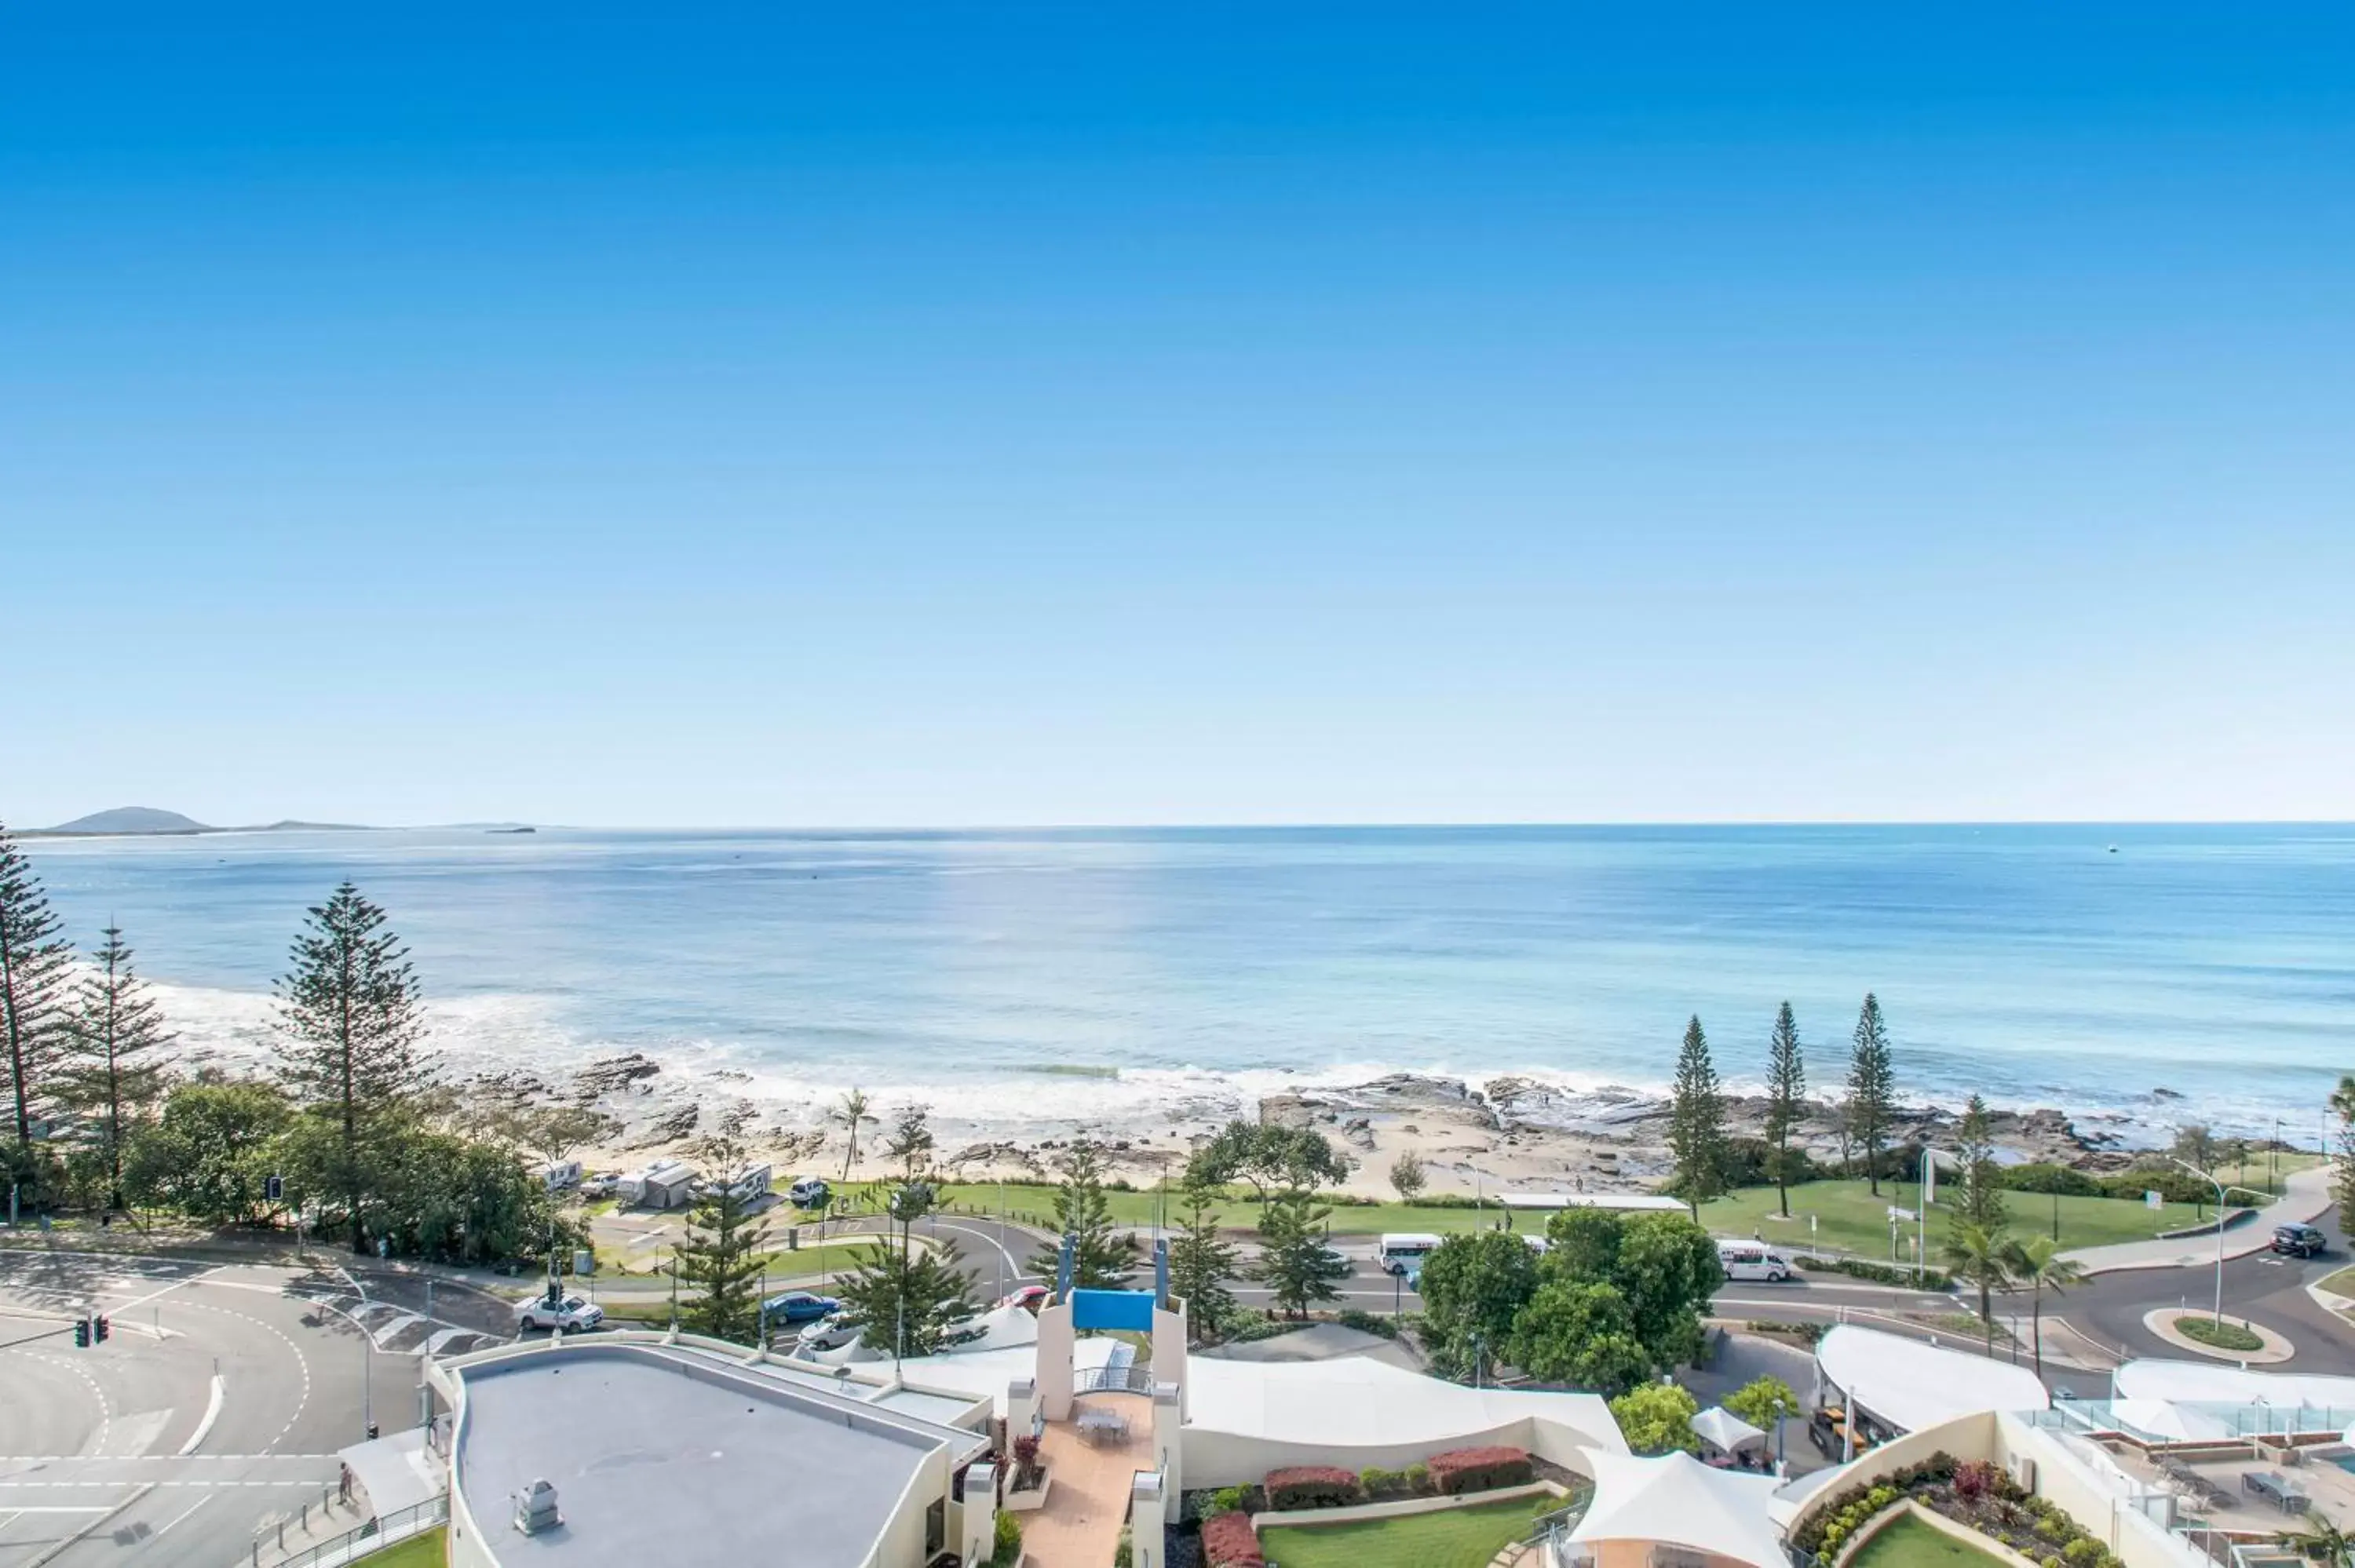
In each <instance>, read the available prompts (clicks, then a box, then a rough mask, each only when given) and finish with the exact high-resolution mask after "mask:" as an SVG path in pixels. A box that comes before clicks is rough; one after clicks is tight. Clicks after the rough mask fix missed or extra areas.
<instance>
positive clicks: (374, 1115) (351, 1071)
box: [278, 882, 426, 1253]
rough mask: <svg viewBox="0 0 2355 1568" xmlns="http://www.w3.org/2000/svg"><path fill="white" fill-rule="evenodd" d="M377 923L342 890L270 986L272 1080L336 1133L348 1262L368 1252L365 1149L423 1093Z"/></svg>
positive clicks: (393, 968)
mask: <svg viewBox="0 0 2355 1568" xmlns="http://www.w3.org/2000/svg"><path fill="white" fill-rule="evenodd" d="M384 919H385V916H384V911H383V910H382V909H380V908H378V906H376V905H374V904H371V903H369V902H368V900H367V899H366V898H364V897H362V896H361V895H360V890H359V889H358V888H357V887H356V886H354V885H352V884H351V883H349V882H346V883H345V884H344V885H342V886H340V887H338V888H336V891H335V892H334V894H332V895H330V896H329V897H328V899H327V902H326V903H325V904H322V905H318V906H314V908H313V909H312V910H311V911H310V916H309V918H308V919H307V920H306V921H305V922H304V928H303V930H302V932H301V933H300V934H299V935H297V936H296V937H295V938H294V947H293V953H292V955H291V959H292V962H293V968H292V969H290V970H289V971H288V972H287V973H286V975H285V976H284V977H283V978H282V979H281V980H279V982H278V1026H279V1034H280V1042H279V1073H280V1075H281V1076H282V1077H283V1078H284V1079H285V1081H286V1084H287V1086H288V1087H289V1088H290V1089H292V1090H293V1094H294V1097H295V1098H296V1099H297V1100H299V1101H301V1102H302V1103H303V1105H304V1107H305V1108H307V1109H308V1110H310V1111H311V1112H312V1113H313V1114H314V1115H316V1116H319V1117H321V1118H325V1119H327V1120H329V1121H330V1122H332V1123H333V1124H334V1125H335V1127H336V1128H337V1131H338V1136H339V1147H338V1160H337V1169H336V1171H335V1178H336V1179H335V1181H334V1183H333V1184H334V1186H335V1187H336V1189H337V1190H338V1191H339V1192H340V1193H341V1195H342V1196H343V1197H344V1199H345V1200H346V1202H348V1203H349V1204H350V1206H351V1233H352V1250H353V1251H354V1252H357V1253H365V1252H366V1251H367V1250H368V1234H367V1227H366V1225H365V1224H364V1222H363V1220H362V1218H361V1213H360V1204H361V1199H362V1197H363V1196H364V1195H365V1193H366V1192H367V1189H368V1143H369V1141H370V1140H371V1139H372V1137H373V1135H374V1134H375V1133H376V1132H377V1131H378V1129H380V1128H382V1127H383V1126H384V1125H385V1124H386V1123H387V1122H388V1121H389V1120H390V1119H392V1118H397V1117H398V1116H399V1115H400V1113H401V1112H402V1111H403V1110H404V1109H406V1108H407V1107H409V1105H410V1102H412V1101H413V1100H414V1099H415V1098H416V1097H417V1096H418V1094H419V1093H420V1091H421V1090H422V1089H423V1088H424V1086H425V1083H426V1074H425V1071H424V1068H423V1067H422V1066H421V1065H420V1063H419V1061H418V1057H417V1044H418V1041H419V1040H420V1039H421V1038H422V1036H423V1035H424V1033H425V1019H424V1004H423V1001H422V999H421V996H420V994H419V991H418V986H417V972H416V970H415V969H412V968H411V967H410V962H409V949H408V948H404V947H402V946H401V943H400V938H399V937H396V936H395V935H393V933H392V932H391V931H389V930H388V929H387V928H386V927H385V923H384Z"/></svg>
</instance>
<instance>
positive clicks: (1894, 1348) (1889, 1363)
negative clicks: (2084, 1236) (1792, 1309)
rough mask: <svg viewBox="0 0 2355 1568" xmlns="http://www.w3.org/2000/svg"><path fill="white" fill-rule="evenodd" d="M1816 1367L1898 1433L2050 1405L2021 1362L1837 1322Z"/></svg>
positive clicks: (1819, 1349) (1851, 1399) (2049, 1398)
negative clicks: (1984, 1413)
mask: <svg viewBox="0 0 2355 1568" xmlns="http://www.w3.org/2000/svg"><path fill="white" fill-rule="evenodd" d="M1816 1370H1817V1372H1820V1373H1821V1374H1822V1375H1823V1378H1824V1381H1825V1382H1827V1383H1830V1384H1832V1385H1833V1386H1834V1387H1835V1388H1838V1390H1839V1391H1840V1392H1841V1393H1844V1394H1846V1395H1847V1396H1848V1399H1849V1403H1850V1404H1855V1405H1859V1406H1861V1407H1862V1408H1863V1409H1864V1410H1865V1411H1867V1412H1868V1413H1870V1414H1872V1415H1874V1416H1876V1417H1878V1418H1879V1419H1880V1420H1881V1421H1882V1422H1884V1423H1886V1424H1887V1425H1891V1426H1894V1427H1896V1428H1897V1429H1898V1430H1899V1431H1901V1432H1923V1431H1927V1430H1928V1429H1929V1428H1931V1427H1933V1426H1938V1425H1944V1424H1945V1423H1946V1422H1949V1421H1953V1420H1955V1419H1956V1418H1957V1417H1959V1416H1964V1415H1976V1414H1979V1413H1980V1412H1982V1411H1987V1410H2042V1409H2045V1408H2046V1407H2047V1406H2049V1405H2050V1404H2051V1403H2052V1396H2051V1394H2050V1393H2046V1392H2045V1388H2044V1383H2043V1381H2042V1380H2041V1379H2040V1378H2039V1377H2038V1376H2037V1375H2036V1374H2035V1373H2034V1372H2031V1371H2030V1370H2029V1369H2028V1368H2026V1367H2016V1366H2010V1365H2007V1364H2006V1363H2005V1362H2002V1361H1990V1360H1989V1359H1987V1357H1985V1356H1978V1355H1972V1354H1970V1353H1968V1352H1967V1351H1949V1350H1945V1349H1943V1348H1942V1347H1940V1346H1937V1345H1927V1344H1923V1342H1922V1341H1921V1340H1909V1339H1905V1338H1903V1337H1902V1336H1900V1335H1896V1334H1884V1333H1882V1332H1881V1331H1880V1330H1877V1329H1859V1328H1858V1327H1857V1326H1856V1325H1855V1324H1853V1323H1842V1324H1840V1325H1839V1326H1838V1328H1836V1329H1834V1330H1831V1331H1830V1332H1829V1333H1828V1334H1826V1335H1825V1336H1824V1337H1823V1340H1822V1342H1821V1343H1819V1344H1818V1345H1817V1347H1816Z"/></svg>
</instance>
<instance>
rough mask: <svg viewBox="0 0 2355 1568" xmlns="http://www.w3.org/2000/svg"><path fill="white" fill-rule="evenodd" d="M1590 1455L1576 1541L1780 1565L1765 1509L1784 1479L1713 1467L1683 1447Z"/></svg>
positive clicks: (1757, 1567)
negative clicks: (1590, 1482) (1654, 1453)
mask: <svg viewBox="0 0 2355 1568" xmlns="http://www.w3.org/2000/svg"><path fill="white" fill-rule="evenodd" d="M1586 1459H1587V1466H1588V1468H1589V1469H1590V1470H1592V1471H1593V1476H1594V1500H1593V1502H1592V1503H1590V1504H1588V1505H1587V1510H1586V1517H1585V1518H1583V1519H1582V1520H1579V1521H1578V1528H1577V1529H1576V1530H1573V1531H1571V1532H1570V1539H1571V1540H1572V1541H1573V1542H1601V1541H1642V1542H1651V1543H1654V1544H1657V1545H1663V1546H1681V1547H1683V1548H1685V1549H1686V1550H1687V1551H1689V1552H1708V1553H1709V1554H1710V1555H1711V1556H1714V1557H1729V1558H1732V1560H1733V1561H1735V1562H1737V1563H1751V1564H1753V1568H1783V1564H1784V1562H1785V1557H1784V1552H1783V1538H1782V1536H1781V1534H1780V1533H1779V1532H1777V1531H1776V1530H1775V1529H1774V1524H1773V1523H1772V1522H1771V1521H1770V1520H1768V1519H1767V1517H1766V1505H1767V1502H1768V1500H1769V1499H1772V1498H1773V1496H1774V1489H1775V1488H1776V1487H1778V1486H1780V1485H1781V1484H1782V1483H1781V1482H1780V1481H1778V1480H1777V1479H1775V1478H1774V1477H1773V1476H1763V1475H1757V1474H1754V1473H1753V1472H1751V1471H1747V1470H1720V1469H1715V1468H1713V1467H1710V1466H1708V1465H1704V1464H1702V1463H1701V1462H1700V1460H1699V1459H1696V1458H1694V1457H1692V1456H1691V1455H1690V1454H1686V1453H1681V1452H1680V1453H1675V1454H1664V1455H1661V1456H1660V1457H1657V1458H1649V1459H1645V1458H1637V1457H1635V1456H1633V1455H1629V1454H1614V1453H1611V1452H1609V1451H1607V1450H1604V1449H1599V1448H1589V1449H1587V1450H1586Z"/></svg>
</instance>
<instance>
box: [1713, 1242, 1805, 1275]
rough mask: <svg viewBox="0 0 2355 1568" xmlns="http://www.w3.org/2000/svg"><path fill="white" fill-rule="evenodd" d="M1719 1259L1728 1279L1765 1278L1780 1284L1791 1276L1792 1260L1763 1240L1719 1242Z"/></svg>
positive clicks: (1719, 1263) (1719, 1264)
mask: <svg viewBox="0 0 2355 1568" xmlns="http://www.w3.org/2000/svg"><path fill="white" fill-rule="evenodd" d="M1717 1261H1718V1266H1720V1267H1721V1268H1723V1269H1724V1270H1725V1277H1726V1278H1728V1279H1746V1280H1760V1279H1763V1280H1764V1281H1766V1282H1767V1283H1769V1284H1772V1285H1780V1284H1781V1283H1782V1282H1783V1281H1785V1280H1786V1279H1788V1278H1790V1277H1791V1260H1790V1259H1789V1258H1787V1257H1785V1256H1784V1255H1782V1254H1781V1253H1778V1252H1775V1251H1774V1250H1772V1249H1771V1248H1769V1247H1768V1246H1766V1245H1764V1243H1762V1242H1746V1241H1721V1242H1720V1243H1718V1244H1717Z"/></svg>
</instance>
